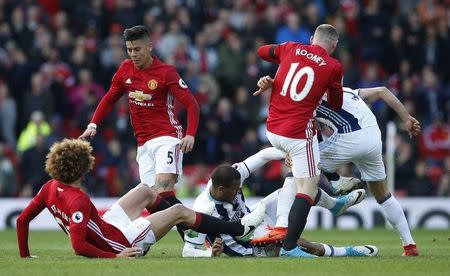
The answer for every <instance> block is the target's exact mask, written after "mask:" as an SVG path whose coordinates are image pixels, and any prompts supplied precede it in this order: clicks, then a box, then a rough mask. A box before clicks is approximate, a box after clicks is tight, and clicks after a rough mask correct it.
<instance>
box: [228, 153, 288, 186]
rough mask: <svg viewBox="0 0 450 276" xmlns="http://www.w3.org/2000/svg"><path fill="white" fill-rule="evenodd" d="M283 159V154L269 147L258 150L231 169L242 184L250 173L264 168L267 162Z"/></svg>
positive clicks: (284, 155)
mask: <svg viewBox="0 0 450 276" xmlns="http://www.w3.org/2000/svg"><path fill="white" fill-rule="evenodd" d="M285 157H286V153H285V152H283V151H280V150H278V149H276V148H274V147H270V148H265V149H262V150H260V151H259V152H257V153H256V154H254V155H252V156H250V157H248V158H247V159H245V160H244V161H242V162H240V163H236V164H233V167H234V168H235V169H236V170H238V171H239V173H240V174H241V182H244V180H245V179H247V178H248V177H249V176H250V174H251V173H253V172H254V171H256V170H257V169H259V168H261V167H262V166H264V165H265V164H266V163H267V162H269V161H272V160H280V159H284V158H285Z"/></svg>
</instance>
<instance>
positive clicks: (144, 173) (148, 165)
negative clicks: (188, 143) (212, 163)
mask: <svg viewBox="0 0 450 276" xmlns="http://www.w3.org/2000/svg"><path fill="white" fill-rule="evenodd" d="M180 141H181V140H180V139H178V138H175V137H171V136H161V137H158V138H155V139H151V140H148V141H147V142H145V144H143V145H142V146H140V147H138V148H137V155H136V161H137V162H138V164H139V177H140V178H141V182H142V183H143V184H146V185H148V186H149V187H152V186H154V185H155V175H157V174H160V173H173V174H177V175H179V176H180V175H182V173H183V172H182V166H183V153H182V152H181V150H180V149H179V148H178V144H179V143H180Z"/></svg>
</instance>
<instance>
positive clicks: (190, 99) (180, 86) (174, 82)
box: [166, 68, 200, 153]
mask: <svg viewBox="0 0 450 276" xmlns="http://www.w3.org/2000/svg"><path fill="white" fill-rule="evenodd" d="M166 80H167V85H168V86H169V91H170V92H171V93H172V94H173V95H174V96H175V98H176V99H177V100H178V101H179V102H180V103H181V104H182V105H183V106H184V107H185V108H186V110H187V129H186V136H185V137H184V138H183V139H181V142H180V149H181V151H182V152H183V153H187V152H190V151H192V149H193V148H194V143H195V134H196V133H197V128H198V123H199V120H200V119H199V118H200V108H199V106H198V103H197V100H196V99H195V98H194V96H193V95H192V93H191V91H190V90H189V88H188V86H187V85H186V83H185V82H184V81H183V80H182V79H181V78H180V76H179V75H178V73H177V72H176V71H175V69H174V68H172V69H171V70H170V71H169V72H168V73H167V75H166Z"/></svg>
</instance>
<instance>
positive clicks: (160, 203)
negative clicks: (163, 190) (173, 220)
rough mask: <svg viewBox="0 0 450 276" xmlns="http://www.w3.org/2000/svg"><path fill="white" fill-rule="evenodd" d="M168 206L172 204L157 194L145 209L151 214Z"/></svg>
mask: <svg viewBox="0 0 450 276" xmlns="http://www.w3.org/2000/svg"><path fill="white" fill-rule="evenodd" d="M170 206H172V205H171V204H170V203H169V202H167V200H165V199H164V198H162V197H161V196H159V195H158V196H156V200H155V202H153V203H152V204H151V205H148V206H146V207H145V209H147V211H149V212H150V214H153V213H156V212H159V211H162V210H165V209H167V208H169V207H170Z"/></svg>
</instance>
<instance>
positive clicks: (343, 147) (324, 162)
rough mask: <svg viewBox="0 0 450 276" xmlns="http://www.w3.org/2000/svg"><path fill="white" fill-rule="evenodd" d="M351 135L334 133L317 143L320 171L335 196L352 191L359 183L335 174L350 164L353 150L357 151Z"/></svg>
mask: <svg viewBox="0 0 450 276" xmlns="http://www.w3.org/2000/svg"><path fill="white" fill-rule="evenodd" d="M351 136H352V133H350V134H345V135H342V134H339V133H335V134H333V135H332V136H330V137H329V138H328V139H326V140H323V141H322V142H320V143H319V150H320V165H319V166H320V169H321V171H322V174H323V175H324V176H325V177H326V178H327V179H328V181H329V188H330V190H331V192H332V193H333V194H335V195H338V194H341V193H343V192H347V191H350V190H352V189H353V188H354V187H355V186H356V185H358V184H359V183H360V182H361V181H360V180H359V179H358V178H355V177H344V176H340V175H339V174H337V173H336V170H337V169H338V168H339V167H340V166H341V165H343V164H348V163H350V162H352V159H353V156H354V155H355V149H358V147H356V146H357V145H355V142H354V140H357V139H352V137H351Z"/></svg>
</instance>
